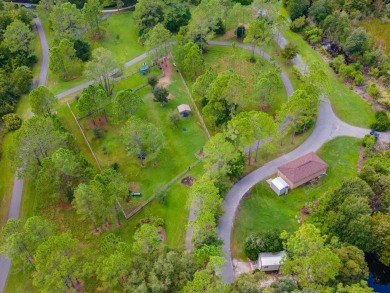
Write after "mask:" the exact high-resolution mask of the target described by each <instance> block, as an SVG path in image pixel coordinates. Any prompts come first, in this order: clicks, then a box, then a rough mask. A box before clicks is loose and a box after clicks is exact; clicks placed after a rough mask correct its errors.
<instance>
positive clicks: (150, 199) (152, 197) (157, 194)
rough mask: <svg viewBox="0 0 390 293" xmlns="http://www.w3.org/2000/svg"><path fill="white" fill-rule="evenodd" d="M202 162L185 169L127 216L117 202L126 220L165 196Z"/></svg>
mask: <svg viewBox="0 0 390 293" xmlns="http://www.w3.org/2000/svg"><path fill="white" fill-rule="evenodd" d="M200 162H201V161H200V160H197V161H196V162H195V163H193V164H191V165H190V166H189V167H188V168H187V169H185V170H184V171H183V172H181V173H180V174H179V175H177V176H176V177H175V178H173V179H172V180H171V181H169V182H168V183H167V184H165V185H164V186H163V187H162V188H161V189H160V190H159V191H157V192H156V193H155V194H153V195H152V196H151V197H150V198H148V199H147V200H146V201H145V202H144V203H143V204H141V205H139V206H138V207H136V208H135V209H134V210H133V211H131V212H130V213H129V214H126V212H125V211H124V209H123V207H122V205H121V204H120V202H119V201H117V203H118V205H119V207H120V209H121V210H122V213H123V215H124V216H125V218H126V219H130V218H131V217H132V216H134V215H135V214H136V213H138V212H139V211H140V210H141V209H143V208H144V207H145V206H146V205H147V204H149V203H150V202H151V201H152V200H154V199H155V198H157V197H158V196H160V195H161V194H163V193H164V192H165V191H167V189H168V188H169V187H171V186H172V185H173V184H174V183H175V182H176V181H178V180H179V179H180V178H181V177H183V176H184V175H186V174H187V173H188V172H189V171H191V170H192V169H193V168H194V167H195V166H196V165H198V164H199V163H200Z"/></svg>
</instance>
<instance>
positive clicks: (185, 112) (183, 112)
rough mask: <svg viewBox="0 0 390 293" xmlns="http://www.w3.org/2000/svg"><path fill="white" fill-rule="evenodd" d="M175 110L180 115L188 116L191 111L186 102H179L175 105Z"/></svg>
mask: <svg viewBox="0 0 390 293" xmlns="http://www.w3.org/2000/svg"><path fill="white" fill-rule="evenodd" d="M177 110H178V111H179V114H180V115H181V116H182V117H188V115H190V113H191V108H190V106H188V105H187V104H181V105H179V106H177Z"/></svg>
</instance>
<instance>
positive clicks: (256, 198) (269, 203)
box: [231, 137, 360, 259]
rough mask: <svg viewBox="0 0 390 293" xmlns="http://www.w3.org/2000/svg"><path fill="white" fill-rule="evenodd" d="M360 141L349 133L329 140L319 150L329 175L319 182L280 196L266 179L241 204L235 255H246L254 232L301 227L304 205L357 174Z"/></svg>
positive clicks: (235, 239) (237, 221)
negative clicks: (247, 241) (249, 238)
mask: <svg viewBox="0 0 390 293" xmlns="http://www.w3.org/2000/svg"><path fill="white" fill-rule="evenodd" d="M359 145H360V142H359V140H357V139H354V138H349V137H339V138H336V139H334V140H332V141H330V142H328V143H326V144H325V145H324V146H323V147H322V148H321V149H320V150H319V151H318V152H317V153H318V155H319V156H320V157H321V158H322V159H323V160H324V161H325V162H326V163H328V165H329V168H328V171H327V176H326V177H323V178H322V179H321V180H320V181H319V183H317V184H315V185H309V186H304V187H298V188H297V189H294V190H291V191H290V192H289V194H288V195H285V196H280V197H278V196H277V195H276V194H275V192H274V191H273V190H272V189H271V188H270V187H269V185H268V183H266V182H262V183H260V184H258V185H256V186H255V187H254V188H253V189H252V191H251V195H250V196H249V197H247V198H245V199H243V201H242V202H241V204H240V207H239V209H238V212H237V216H236V221H235V224H234V228H233V236H232V247H231V248H232V255H233V257H235V258H240V259H246V256H245V252H244V243H245V239H246V237H247V236H249V235H250V234H251V233H256V232H262V231H266V230H270V229H272V228H277V229H280V230H286V231H289V232H292V231H294V230H296V229H297V228H298V225H299V224H298V220H299V219H300V217H301V214H300V209H301V208H302V207H303V206H304V205H305V204H306V203H308V202H312V201H313V200H315V199H316V198H319V197H320V196H321V195H322V194H324V193H326V192H327V191H328V190H330V189H332V188H334V187H336V186H337V185H338V184H340V183H341V181H342V180H343V179H345V178H348V177H352V176H355V175H356V164H357V161H358V156H359V153H358V149H359Z"/></svg>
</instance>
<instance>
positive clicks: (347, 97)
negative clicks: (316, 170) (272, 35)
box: [284, 31, 374, 127]
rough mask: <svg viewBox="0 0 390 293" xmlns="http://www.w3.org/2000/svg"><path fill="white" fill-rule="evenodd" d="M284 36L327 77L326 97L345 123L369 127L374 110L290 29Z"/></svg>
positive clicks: (372, 120)
mask: <svg viewBox="0 0 390 293" xmlns="http://www.w3.org/2000/svg"><path fill="white" fill-rule="evenodd" d="M284 36H285V37H286V38H287V40H288V41H289V42H292V43H294V44H296V45H297V46H298V49H299V54H300V55H301V57H302V59H303V60H304V61H305V62H306V63H308V64H309V65H310V64H312V63H314V62H316V64H318V67H319V68H320V69H322V70H324V72H325V74H326V75H327V76H328V78H329V88H328V98H329V100H330V101H331V103H332V108H333V110H334V111H335V113H336V115H337V116H338V117H339V118H340V119H341V120H343V121H344V122H346V123H349V124H352V125H355V126H360V127H369V126H370V124H371V123H372V122H374V112H373V110H372V108H371V105H370V104H368V103H367V102H366V101H365V100H364V99H363V98H361V97H360V96H359V95H358V94H356V93H354V92H353V91H351V90H350V89H349V88H348V87H347V86H346V85H345V84H344V83H343V82H342V81H341V80H340V79H339V78H338V77H337V76H336V74H335V73H334V72H333V70H332V69H331V68H330V67H329V65H328V64H327V63H326V62H325V61H324V60H323V59H322V57H321V56H320V55H319V54H318V53H317V52H316V51H315V50H313V49H312V48H311V47H310V46H309V45H308V44H307V43H306V41H305V40H303V39H302V38H301V37H300V36H299V35H297V34H296V33H294V32H292V31H286V32H285V33H284Z"/></svg>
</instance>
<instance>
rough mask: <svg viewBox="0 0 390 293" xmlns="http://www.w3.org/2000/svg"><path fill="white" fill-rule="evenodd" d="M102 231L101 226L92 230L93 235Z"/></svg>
mask: <svg viewBox="0 0 390 293" xmlns="http://www.w3.org/2000/svg"><path fill="white" fill-rule="evenodd" d="M100 232H101V230H100V228H97V229H93V230H92V234H93V235H99V234H100Z"/></svg>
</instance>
